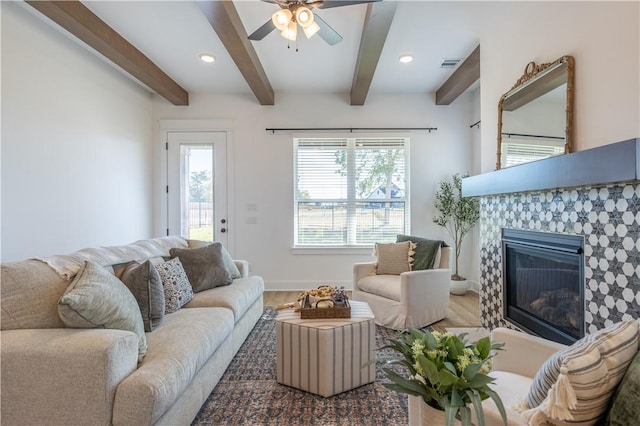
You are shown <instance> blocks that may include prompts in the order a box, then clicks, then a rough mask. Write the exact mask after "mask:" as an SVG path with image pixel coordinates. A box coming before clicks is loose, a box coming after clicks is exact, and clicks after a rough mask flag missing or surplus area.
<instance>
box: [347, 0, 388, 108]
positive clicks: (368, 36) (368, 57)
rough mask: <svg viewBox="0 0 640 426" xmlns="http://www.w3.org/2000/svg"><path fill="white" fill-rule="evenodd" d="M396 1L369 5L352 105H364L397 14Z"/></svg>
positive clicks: (355, 73) (363, 29) (354, 81)
mask: <svg viewBox="0 0 640 426" xmlns="http://www.w3.org/2000/svg"><path fill="white" fill-rule="evenodd" d="M396 3H397V2H395V1H381V2H377V3H369V4H367V14H366V16H365V19H364V27H363V28H362V38H361V39H360V49H359V50H358V59H357V62H356V69H355V72H354V74H353V82H352V84H351V105H364V101H365V99H366V98H367V94H368V93H369V87H370V86H371V81H372V80H373V75H374V74H375V72H376V67H377V66H378V61H379V60H380V54H381V53H382V48H383V47H384V43H385V41H386V39H387V34H389V28H390V27H391V22H392V21H393V16H394V14H395V12H396Z"/></svg>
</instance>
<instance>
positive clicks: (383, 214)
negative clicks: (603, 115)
mask: <svg viewBox="0 0 640 426" xmlns="http://www.w3.org/2000/svg"><path fill="white" fill-rule="evenodd" d="M407 160H408V138H295V139H294V163H295V164H294V172H295V188H294V202H295V208H294V211H295V218H294V222H295V242H294V244H295V245H296V246H359V245H371V244H373V243H374V242H381V241H395V238H396V235H397V234H399V233H406V231H407V229H408V225H409V220H408V211H409V210H408V198H407V194H408V186H407V170H406V169H407V164H408V161H407Z"/></svg>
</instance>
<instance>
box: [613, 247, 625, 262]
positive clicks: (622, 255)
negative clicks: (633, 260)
mask: <svg viewBox="0 0 640 426" xmlns="http://www.w3.org/2000/svg"><path fill="white" fill-rule="evenodd" d="M616 260H617V261H618V262H622V263H624V262H626V261H627V252H626V251H625V250H622V249H620V250H618V251H616Z"/></svg>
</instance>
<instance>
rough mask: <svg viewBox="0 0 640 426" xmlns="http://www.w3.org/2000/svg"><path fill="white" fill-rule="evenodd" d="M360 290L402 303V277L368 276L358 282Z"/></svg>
mask: <svg viewBox="0 0 640 426" xmlns="http://www.w3.org/2000/svg"><path fill="white" fill-rule="evenodd" d="M357 286H358V288H359V289H360V290H362V291H364V292H367V293H371V294H376V295H378V296H382V297H386V298H387V299H392V300H396V301H398V302H399V301H400V277H399V276H397V275H368V276H366V277H364V278H361V279H360V281H358V283H357Z"/></svg>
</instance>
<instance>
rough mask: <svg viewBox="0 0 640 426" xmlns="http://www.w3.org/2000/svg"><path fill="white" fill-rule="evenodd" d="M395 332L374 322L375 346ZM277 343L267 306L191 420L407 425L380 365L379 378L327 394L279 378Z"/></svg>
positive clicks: (400, 399) (403, 406) (402, 401)
mask: <svg viewBox="0 0 640 426" xmlns="http://www.w3.org/2000/svg"><path fill="white" fill-rule="evenodd" d="M396 335H397V332H396V331H393V330H389V329H386V328H384V327H379V326H376V348H381V347H382V346H384V345H385V344H386V343H385V342H386V339H388V338H393V337H395V336H396ZM275 343H276V327H275V311H274V309H273V308H270V307H267V308H265V310H264V313H263V315H262V317H261V318H260V320H259V321H258V323H257V324H256V326H255V328H254V329H253V331H252V332H251V333H250V334H249V337H248V338H247V340H246V341H245V343H244V344H243V345H242V347H241V348H240V351H239V352H238V353H237V354H236V356H235V358H234V359H233V361H232V362H231V365H229V368H228V369H227V371H226V372H225V373H224V375H223V376H222V378H221V379H220V383H218V385H217V386H216V388H215V389H214V390H213V392H212V393H211V395H209V398H208V399H207V401H206V402H205V403H204V404H203V406H202V408H201V409H200V412H199V413H198V415H197V416H196V418H195V420H194V421H193V423H192V424H193V425H234V426H236V425H288V426H290V425H345V426H347V425H349V426H358V425H360V426H364V425H385V426H393V425H403V426H405V425H407V423H408V415H407V413H408V412H407V396H406V395H404V394H399V393H396V392H393V391H390V390H388V389H386V388H385V387H384V386H382V385H381V384H380V383H381V382H382V381H383V380H384V376H383V374H382V372H381V371H380V369H379V368H378V371H377V375H376V381H375V383H371V384H368V385H365V386H361V387H359V388H356V389H353V390H351V391H348V392H344V393H341V394H338V395H335V396H332V397H330V398H324V397H321V396H318V395H313V394H310V393H307V392H303V391H300V390H297V389H294V388H290V387H288V386H284V385H280V384H278V383H276V345H275ZM384 352H386V353H390V352H391V353H393V352H392V351H389V350H388V349H385V350H384ZM381 355H383V351H382V350H380V349H377V351H376V356H377V357H379V356H381Z"/></svg>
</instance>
